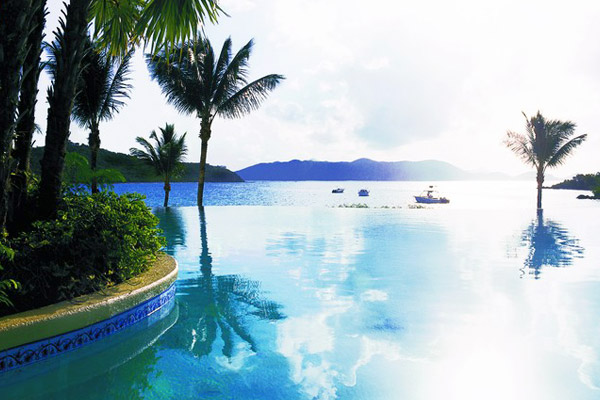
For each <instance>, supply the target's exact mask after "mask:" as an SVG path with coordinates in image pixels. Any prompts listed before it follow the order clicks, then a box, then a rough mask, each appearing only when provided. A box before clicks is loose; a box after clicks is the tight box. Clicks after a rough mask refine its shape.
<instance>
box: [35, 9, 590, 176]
mask: <svg viewBox="0 0 600 400" xmlns="http://www.w3.org/2000/svg"><path fill="white" fill-rule="evenodd" d="M48 3H49V4H48V8H49V11H50V15H49V17H48V26H47V35H46V40H50V39H51V38H52V34H51V31H52V30H54V29H55V28H56V25H57V19H58V16H59V13H60V10H61V9H62V1H61V0H49V2H48ZM221 6H222V8H223V9H224V10H225V11H226V12H227V13H228V14H229V17H227V16H222V17H221V18H220V21H219V23H218V24H217V25H208V26H206V27H205V32H206V34H207V36H208V37H209V39H210V40H211V42H212V43H213V46H214V47H215V48H217V49H220V47H221V45H222V43H223V41H224V40H225V39H226V38H227V37H229V36H230V37H231V38H232V40H233V48H234V51H237V50H238V49H239V48H240V47H242V46H243V45H244V44H245V43H247V42H248V41H249V40H250V39H252V38H254V40H255V47H254V51H253V53H252V56H251V58H250V79H257V78H259V77H261V76H264V75H266V74H271V73H278V74H283V75H285V76H286V80H285V81H283V83H282V84H281V86H280V87H278V88H277V89H275V91H273V92H272V93H271V94H270V96H269V98H268V99H267V100H266V101H265V102H264V104H263V105H262V107H261V108H260V109H259V110H257V111H255V112H253V113H252V114H250V115H248V116H245V117H243V118H242V119H237V120H225V119H218V118H217V119H216V120H215V122H214V123H213V130H212V131H213V133H212V137H211V139H210V142H209V152H208V162H209V163H210V164H213V165H225V166H227V167H228V168H230V169H232V170H238V169H241V168H244V167H247V166H250V165H253V164H256V163H260V162H271V161H287V160H290V159H302V160H309V159H310V160H323V161H352V160H355V159H357V158H362V157H366V158H371V159H374V160H379V161H402V160H412V161H418V160H429V159H436V160H442V161H447V162H450V163H452V164H454V165H456V166H457V167H460V168H463V169H465V170H469V171H481V172H485V171H488V172H489V171H500V172H504V173H507V174H520V173H523V172H527V171H529V170H530V168H529V167H528V166H526V165H524V164H523V163H522V162H521V161H520V160H519V159H517V158H516V157H515V156H514V155H513V154H512V153H511V152H510V151H509V150H508V149H506V147H505V146H504V144H503V141H504V139H505V137H506V132H507V130H513V131H518V132H523V131H524V126H525V118H524V117H523V115H522V112H525V113H526V114H527V115H532V114H534V113H536V112H537V111H538V110H540V111H541V112H542V113H543V114H544V115H545V116H546V117H547V118H550V119H559V120H570V121H573V122H575V123H576V124H577V131H576V133H577V134H583V133H587V134H588V139H587V141H586V142H584V143H583V145H582V146H580V147H579V148H577V149H576V150H575V152H574V154H573V155H572V156H571V157H570V158H569V159H568V160H567V161H566V163H565V164H564V165H563V166H561V167H559V168H558V169H556V170H552V171H551V172H550V173H551V174H552V175H554V176H556V177H565V178H566V177H570V176H572V175H574V174H576V173H594V172H598V171H600V157H598V149H600V44H599V42H598V38H599V37H600V24H599V23H598V21H600V2H598V1H596V0H572V1H569V2H566V1H554V0H502V1H481V0H454V1H451V2H449V1H447V0H428V1H420V2H416V1H403V0H398V1H393V0H385V1H383V0H382V1H370V2H367V1H354V0H270V1H268V0H224V1H222V2H221ZM131 83H132V84H133V85H134V89H133V90H132V92H131V99H129V100H128V101H127V105H126V106H125V107H124V108H123V109H122V111H121V112H120V113H119V114H118V115H117V116H116V117H115V119H114V120H112V121H109V122H104V123H102V124H101V126H100V132H101V140H102V147H103V148H106V149H109V150H112V151H119V152H125V153H126V152H128V151H129V148H130V147H133V146H135V145H136V143H135V138H136V137H137V136H144V137H148V136H149V134H150V132H151V131H152V130H153V129H158V127H160V126H164V124H165V123H167V122H168V123H174V124H175V128H176V130H177V131H178V132H187V138H188V147H189V154H188V156H187V160H188V161H191V162H197V161H198V160H199V158H200V139H199V138H198V132H199V128H200V122H199V120H198V119H197V118H196V117H195V116H194V115H183V114H179V113H178V112H177V111H176V110H175V109H174V108H173V107H172V106H171V105H169V104H167V103H166V100H165V97H164V96H163V95H162V94H161V90H160V88H159V86H158V84H157V83H156V82H154V81H152V80H151V79H150V76H149V73H148V70H147V68H146V65H145V63H144V60H143V49H139V50H138V51H137V53H136V56H135V58H134V62H133V73H132V81H131ZM48 84H49V78H48V76H46V75H44V76H43V77H42V79H41V85H42V87H41V90H40V96H39V101H38V107H37V109H36V118H37V123H38V124H39V125H40V128H41V129H42V131H45V125H46V112H47V103H46V90H45V87H46V86H47V85H48ZM71 131H72V133H71V140H72V141H74V142H78V143H85V142H86V141H87V135H88V133H87V131H86V130H85V129H83V128H81V127H79V126H77V125H76V124H75V123H74V122H73V123H72V124H71ZM35 140H36V143H35V145H41V144H43V137H42V135H37V136H36V138H35Z"/></svg>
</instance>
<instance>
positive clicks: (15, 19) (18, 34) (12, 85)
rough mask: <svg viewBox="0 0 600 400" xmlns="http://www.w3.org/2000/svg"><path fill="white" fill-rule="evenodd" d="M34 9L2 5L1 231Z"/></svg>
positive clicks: (22, 3)
mask: <svg viewBox="0 0 600 400" xmlns="http://www.w3.org/2000/svg"><path fill="white" fill-rule="evenodd" d="M33 9H34V7H33V4H32V0H2V1H0V231H1V230H3V229H4V224H5V222H6V216H7V213H8V187H9V183H10V173H11V170H10V169H11V164H12V163H11V157H10V153H11V147H12V143H13V137H14V133H15V127H16V122H17V104H18V102H19V91H20V89H21V82H22V69H23V64H24V62H25V57H26V55H27V38H28V32H29V29H30V26H29V23H30V18H31V15H32V13H33V12H34V10H33Z"/></svg>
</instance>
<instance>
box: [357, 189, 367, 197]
mask: <svg viewBox="0 0 600 400" xmlns="http://www.w3.org/2000/svg"><path fill="white" fill-rule="evenodd" d="M358 195H359V196H368V195H369V191H368V190H367V189H360V190H359V191H358Z"/></svg>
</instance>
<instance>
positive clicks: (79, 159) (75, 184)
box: [63, 153, 125, 192]
mask: <svg viewBox="0 0 600 400" xmlns="http://www.w3.org/2000/svg"><path fill="white" fill-rule="evenodd" d="M63 179H64V182H63V183H64V185H65V186H66V189H67V190H68V191H76V190H77V189H79V188H82V187H84V188H89V189H92V192H93V191H94V190H93V184H94V182H96V187H98V186H99V187H100V189H102V190H106V189H112V185H113V183H117V182H120V183H122V182H125V177H124V176H123V174H121V172H119V171H117V170H116V169H109V168H107V169H92V168H91V167H90V163H89V162H88V160H87V159H86V158H85V157H84V156H82V155H81V154H78V153H67V155H66V157H65V169H64V175H63Z"/></svg>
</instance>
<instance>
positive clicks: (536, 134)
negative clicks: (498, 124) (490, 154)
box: [505, 111, 587, 172]
mask: <svg viewBox="0 0 600 400" xmlns="http://www.w3.org/2000/svg"><path fill="white" fill-rule="evenodd" d="M523 115H524V116H525V120H526V121H527V123H526V126H525V130H526V133H525V134H521V133H516V132H512V131H508V132H507V139H506V141H505V144H506V146H507V147H508V148H509V149H510V150H512V151H513V152H514V153H515V154H516V155H517V156H519V157H520V158H521V159H522V160H523V161H524V162H525V163H527V164H531V165H533V166H534V167H535V168H537V169H540V170H541V171H542V172H543V171H545V170H546V168H553V167H556V166H558V165H561V164H563V163H564V162H565V160H566V158H567V156H569V155H570V154H571V153H572V152H573V150H574V149H575V147H577V146H579V145H580V144H581V143H583V141H584V140H585V139H586V137H587V134H583V135H579V136H576V137H574V138H572V136H573V135H574V134H575V127H576V125H575V124H574V123H573V122H571V121H559V120H547V119H546V118H544V116H543V115H542V114H541V113H540V112H539V111H538V112H537V114H536V115H535V116H533V117H531V118H528V117H527V115H525V113H523Z"/></svg>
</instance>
